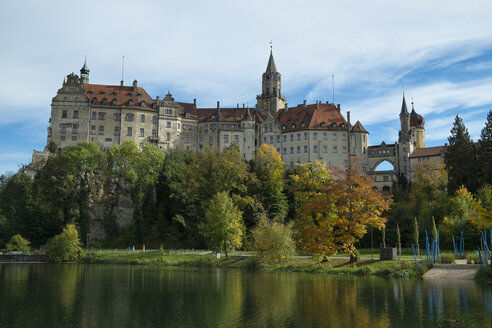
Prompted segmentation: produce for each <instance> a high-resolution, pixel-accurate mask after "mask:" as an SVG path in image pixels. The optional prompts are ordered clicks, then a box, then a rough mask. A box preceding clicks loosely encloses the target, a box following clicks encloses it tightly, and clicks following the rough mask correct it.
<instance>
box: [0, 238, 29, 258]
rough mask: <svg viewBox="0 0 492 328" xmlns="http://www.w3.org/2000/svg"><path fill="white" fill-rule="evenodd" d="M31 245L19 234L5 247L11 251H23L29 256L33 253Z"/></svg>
mask: <svg viewBox="0 0 492 328" xmlns="http://www.w3.org/2000/svg"><path fill="white" fill-rule="evenodd" d="M30 244H31V243H30V242H29V240H27V239H24V238H22V236H21V235H19V234H17V235H13V236H12V238H10V240H9V242H8V243H7V245H5V246H6V247H7V249H8V250H9V251H22V252H23V253H24V254H29V253H30V252H31V247H30V246H29V245H30Z"/></svg>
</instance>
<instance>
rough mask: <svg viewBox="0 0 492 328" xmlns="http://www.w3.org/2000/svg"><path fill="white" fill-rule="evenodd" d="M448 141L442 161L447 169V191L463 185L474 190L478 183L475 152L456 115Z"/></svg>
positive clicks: (466, 132)
mask: <svg viewBox="0 0 492 328" xmlns="http://www.w3.org/2000/svg"><path fill="white" fill-rule="evenodd" d="M448 141H449V147H448V149H447V151H446V154H445V155H444V163H445V164H446V170H447V171H448V191H449V192H450V193H454V192H455V191H456V190H458V189H459V188H460V186H462V185H463V186H465V187H466V188H467V189H468V190H470V191H472V192H475V191H476V190H477V189H478V185H479V183H478V179H479V178H478V174H477V166H478V165H477V152H476V149H475V146H474V145H473V142H472V140H471V139H470V135H469V134H468V129H467V128H466V127H465V125H464V124H463V120H462V119H461V118H460V117H459V116H458V115H456V119H455V120H454V124H453V128H452V129H451V135H450V136H449V138H448Z"/></svg>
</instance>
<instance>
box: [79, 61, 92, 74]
mask: <svg viewBox="0 0 492 328" xmlns="http://www.w3.org/2000/svg"><path fill="white" fill-rule="evenodd" d="M89 72H90V70H89V69H88V68H87V58H84V66H82V68H81V69H80V73H82V74H83V73H89Z"/></svg>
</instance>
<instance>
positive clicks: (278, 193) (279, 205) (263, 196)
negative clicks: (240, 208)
mask: <svg viewBox="0 0 492 328" xmlns="http://www.w3.org/2000/svg"><path fill="white" fill-rule="evenodd" d="M254 172H255V173H256V177H257V178H258V180H259V186H258V188H257V190H256V191H255V195H256V196H257V197H258V199H259V200H260V201H261V202H262V204H263V207H264V208H265V210H266V211H267V213H268V215H269V217H270V218H271V219H272V218H278V219H280V220H283V219H284V218H285V216H286V214H287V199H286V196H285V194H284V175H285V165H284V162H282V157H281V156H280V154H279V153H278V152H277V150H276V149H275V148H273V147H272V146H270V145H268V144H262V145H261V146H260V148H259V149H258V151H257V153H256V156H255V159H254Z"/></svg>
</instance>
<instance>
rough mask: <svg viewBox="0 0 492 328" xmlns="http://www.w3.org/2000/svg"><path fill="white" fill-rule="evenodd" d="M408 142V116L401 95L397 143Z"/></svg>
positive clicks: (405, 104)
mask: <svg viewBox="0 0 492 328" xmlns="http://www.w3.org/2000/svg"><path fill="white" fill-rule="evenodd" d="M408 141H410V114H409V113H408V109H407V102H406V101H405V93H403V101H402V104H401V111H400V133H399V142H400V143H406V142H408Z"/></svg>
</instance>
